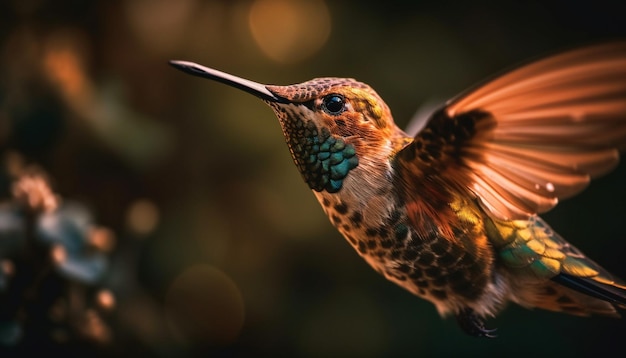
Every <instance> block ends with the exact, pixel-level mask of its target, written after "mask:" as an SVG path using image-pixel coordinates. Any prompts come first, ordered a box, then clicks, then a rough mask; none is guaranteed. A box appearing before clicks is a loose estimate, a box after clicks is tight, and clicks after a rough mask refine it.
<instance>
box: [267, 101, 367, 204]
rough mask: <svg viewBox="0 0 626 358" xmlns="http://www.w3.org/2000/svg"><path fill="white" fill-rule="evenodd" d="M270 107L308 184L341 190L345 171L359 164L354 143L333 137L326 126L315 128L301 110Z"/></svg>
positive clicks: (345, 175) (322, 189)
mask: <svg viewBox="0 0 626 358" xmlns="http://www.w3.org/2000/svg"><path fill="white" fill-rule="evenodd" d="M292 106H293V105H292ZM272 108H273V109H274V111H275V112H276V115H277V116H278V117H279V119H280V122H281V126H282V128H283V134H284V135H285V140H286V141H287V145H288V146H289V151H290V152H291V156H292V158H293V161H294V162H295V164H296V167H298V170H299V171H300V174H301V175H302V178H303V179H304V181H305V182H306V183H307V184H308V185H309V187H310V188H311V189H313V190H315V191H318V192H321V191H324V190H325V191H327V192H329V193H336V192H338V191H339V190H341V188H342V186H343V181H344V179H345V178H346V177H347V176H348V172H349V171H350V170H352V169H354V168H356V167H357V166H358V164H359V159H358V157H357V155H356V150H355V148H354V146H353V145H352V144H349V143H346V142H345V141H344V140H343V139H342V138H341V137H337V136H333V135H332V134H331V133H330V131H329V130H328V128H326V127H321V128H318V127H317V125H316V124H315V122H314V121H313V120H308V121H306V122H305V120H303V118H306V115H305V114H303V113H293V112H292V111H290V110H289V109H286V108H285V107H283V106H280V105H273V106H272ZM290 109H291V108H290Z"/></svg>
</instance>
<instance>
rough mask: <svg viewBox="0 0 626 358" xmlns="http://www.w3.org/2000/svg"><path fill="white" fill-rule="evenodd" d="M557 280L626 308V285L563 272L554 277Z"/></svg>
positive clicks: (578, 290) (564, 284)
mask: <svg viewBox="0 0 626 358" xmlns="http://www.w3.org/2000/svg"><path fill="white" fill-rule="evenodd" d="M552 281H554V282H557V283H559V284H561V285H563V286H565V287H568V288H570V289H572V290H574V291H577V292H581V293H584V294H585V295H588V296H591V297H595V298H598V299H600V300H603V301H606V302H608V303H610V304H612V305H613V306H615V307H619V308H620V309H626V286H624V285H622V284H619V283H616V282H611V283H604V282H598V281H597V280H596V279H595V278H589V277H578V276H573V275H568V274H564V273H561V274H559V275H557V276H555V277H553V278H552Z"/></svg>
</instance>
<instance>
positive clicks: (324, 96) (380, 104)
mask: <svg viewBox="0 0 626 358" xmlns="http://www.w3.org/2000/svg"><path fill="white" fill-rule="evenodd" d="M170 63H171V64H172V65H173V66H174V67H176V68H178V69H180V70H183V71H185V72H187V73H190V74H193V75H196V76H200V77H205V78H210V79H213V80H216V81H219V82H222V83H225V84H228V85H230V86H233V87H236V88H239V89H242V90H244V91H246V92H248V93H251V94H253V95H255V96H257V97H259V98H261V99H262V100H263V101H264V102H265V103H267V104H268V105H269V106H270V107H271V108H272V109H273V111H274V113H275V114H276V116H277V117H278V119H279V121H280V124H281V127H282V130H283V134H284V136H285V140H286V142H287V145H288V147H289V150H290V152H291V155H292V158H293V160H294V162H295V164H296V166H297V167H298V170H299V171H300V173H301V174H302V177H303V178H304V180H305V181H306V182H307V184H308V185H309V187H310V188H311V189H313V190H315V191H317V192H324V191H325V192H328V193H336V192H338V191H340V190H341V189H342V188H343V187H344V185H345V183H346V180H349V178H350V177H352V174H354V172H353V170H356V171H357V172H358V171H363V173H365V176H367V175H368V174H367V173H369V176H372V175H373V174H372V173H382V172H386V171H388V170H389V168H388V167H384V166H385V165H386V164H385V163H388V162H389V158H390V157H391V155H392V154H393V153H395V152H396V151H397V150H398V149H399V148H398V143H405V142H406V141H405V140H404V138H406V135H405V134H404V133H403V132H402V131H401V130H400V129H399V128H398V127H397V126H396V125H395V124H394V122H393V118H392V116H391V112H390V110H389V107H387V105H386V104H385V102H384V101H383V100H382V99H381V98H380V96H378V94H377V93H376V92H375V91H374V90H373V89H372V88H371V87H370V86H368V85H366V84H364V83H361V82H358V81H356V80H354V79H347V78H330V77H329V78H316V79H313V80H310V81H307V82H304V83H300V84H294V85H288V86H275V85H263V84H260V83H256V82H253V81H249V80H246V79H243V78H239V77H236V76H233V75H230V74H227V73H224V72H221V71H217V70H214V69H210V68H206V67H203V66H200V65H197V64H194V63H190V62H182V61H172V62H170ZM384 159H387V160H384ZM374 176H375V175H374ZM373 180H376V178H374V179H373ZM353 186H354V187H355V190H357V189H356V186H357V185H356V184H355V185H353Z"/></svg>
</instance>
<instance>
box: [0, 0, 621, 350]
mask: <svg viewBox="0 0 626 358" xmlns="http://www.w3.org/2000/svg"><path fill="white" fill-rule="evenodd" d="M625 36H626V11H625V5H624V4H623V2H621V1H576V2H575V1H529V2H521V1H520V2H518V1H482V0H478V1H472V2H463V3H457V2H451V1H445V0H444V1H414V2H393V1H354V2H348V1H346V2H343V1H341V2H340V1H322V0H311V1H296V0H293V1H288V0H255V1H252V0H251V1H201V0H129V1H122V0H116V1H78V0H58V1H44V0H3V1H2V2H0V149H1V150H2V153H1V154H2V155H3V156H4V157H5V159H6V158H13V159H7V160H6V162H11V160H14V159H15V158H16V157H18V158H23V160H24V161H25V162H27V163H35V164H38V165H39V166H40V167H42V168H43V169H44V170H45V171H46V172H47V173H48V175H49V177H50V178H51V182H52V187H53V189H54V191H55V192H56V193H58V194H59V195H60V196H61V197H62V198H64V199H65V198H67V199H68V200H70V199H71V200H74V201H78V202H80V203H81V204H82V205H84V206H85V207H87V208H88V210H89V211H90V212H91V213H92V214H93V216H94V217H95V220H96V221H97V222H98V223H99V224H100V225H104V226H105V227H107V228H108V229H110V230H111V231H112V232H113V233H114V236H115V248H114V249H113V251H112V252H110V254H109V258H110V265H109V268H108V272H107V274H106V275H105V278H104V280H103V281H102V282H100V283H99V284H100V285H103V286H105V287H107V288H108V289H109V290H110V291H111V292H112V293H113V295H114V297H115V307H114V309H113V310H112V312H111V313H109V314H108V315H107V316H106V320H107V322H108V325H109V327H110V331H111V339H110V340H109V342H108V343H107V344H97V343H93V344H91V343H89V342H85V341H81V343H80V344H78V343H75V342H74V341H72V340H68V341H63V342H57V341H55V340H54V339H52V338H51V342H52V343H50V344H49V346H46V347H49V349H50V350H59V351H61V352H68V353H76V352H89V353H92V352H93V353H96V354H101V355H112V354H121V355H131V354H133V355H146V356H162V357H170V356H177V357H178V356H180V357H185V356H199V355H202V356H227V357H240V356H261V355H272V356H304V357H319V356H346V357H349V356H355V357H381V356H457V355H458V356H478V355H493V354H498V355H505V354H506V355H508V356H512V357H515V356H529V355H532V356H552V357H554V356H556V357H560V356H568V357H574V356H581V357H583V356H591V355H594V356H595V355H598V354H600V353H609V352H612V353H614V354H615V355H623V351H622V346H623V339H624V337H625V336H626V321H624V320H613V319H608V318H602V317H594V318H576V317H570V316H566V315H561V314H556V313H550V312H543V311H532V312H531V311H528V310H525V309H522V308H520V307H517V306H510V307H509V308H507V309H506V310H505V311H504V312H503V313H502V314H501V315H500V316H499V317H498V318H497V319H495V320H492V321H490V322H489V325H490V326H496V327H498V328H499V338H498V339H496V340H485V339H475V338H471V337H467V336H465V335H464V334H463V333H462V332H461V331H460V329H459V328H457V326H456V323H455V322H454V320H453V319H447V320H442V319H440V318H439V317H438V315H437V313H436V311H435V309H434V307H433V306H432V305H431V304H430V303H428V302H425V301H422V300H420V299H417V298H415V297H413V296H411V295H410V294H409V293H407V292H405V291H403V290H402V289H400V288H398V287H396V286H394V285H393V284H391V283H389V282H387V281H386V280H384V279H383V278H381V277H380V276H379V275H378V274H376V273H375V272H374V271H373V270H371V269H370V268H369V267H368V266H367V265H366V264H365V263H364V262H363V261H362V260H361V259H360V258H359V257H358V256H357V255H356V253H355V252H353V250H352V248H350V246H349V245H347V244H346V243H345V242H344V240H343V238H342V237H341V236H340V235H339V234H338V233H337V232H336V231H335V230H334V229H333V228H332V226H331V225H330V223H329V222H328V220H327V219H326V217H325V216H324V214H323V212H322V210H321V208H320V207H319V205H318V204H317V202H316V200H315V199H314V197H313V195H311V193H310V190H309V189H308V188H307V186H306V185H305V184H304V183H303V182H302V180H301V178H300V175H299V173H298V172H297V170H296V169H295V168H294V167H293V163H292V160H291V158H290V155H289V152H288V151H287V150H286V146H285V144H284V140H283V137H282V134H281V131H280V127H279V125H278V123H277V121H276V119H275V118H274V116H273V114H272V112H271V111H270V110H269V109H268V108H267V107H266V106H265V105H264V104H263V103H261V102H260V101H259V100H258V99H256V98H254V97H252V96H250V95H247V94H244V93H241V92H239V91H237V90H234V89H231V88H228V87H226V86H223V85H220V84H217V83H213V82H210V81H204V80H201V79H198V78H192V77H191V76H187V75H184V74H182V73H180V72H179V71H176V70H174V69H172V68H170V67H169V66H168V65H167V61H168V60H170V59H181V60H190V61H194V62H198V63H201V64H205V65H207V66H210V67H215V68H218V69H221V70H224V71H227V72H231V73H234V74H237V75H240V76H242V77H246V78H250V79H253V80H255V81H259V82H263V83H276V84H289V83H297V82H302V81H305V80H308V79H310V78H313V77H322V76H340V77H354V78H357V79H359V80H361V81H363V82H366V83H368V84H370V85H372V87H374V88H375V89H376V90H377V91H378V93H379V94H380V95H381V96H382V97H383V98H385V100H386V101H387V103H388V104H389V106H390V107H391V108H392V110H393V112H394V115H395V118H396V122H398V123H399V124H400V125H401V126H402V125H404V124H406V123H407V121H408V120H409V118H411V116H412V115H413V114H414V113H415V111H416V110H417V109H418V108H419V107H420V105H422V104H424V103H428V102H431V101H438V100H443V99H446V98H448V97H451V96H453V95H455V94H456V93H458V92H460V91H462V90H464V89H465V88H467V87H468V86H471V85H472V84H474V83H476V82H478V81H480V80H482V79H484V78H485V77H488V76H491V75H494V74H496V73H498V72H500V71H502V70H504V69H506V68H509V67H511V66H513V65H515V64H518V63H520V62H522V61H525V60H528V59H532V58H535V57H537V56H541V55H545V54H549V53H552V52H555V51H558V50H562V49H567V48H570V47H573V46H578V45H584V44H588V43H593V42H597V41H605V40H611V39H624V38H625ZM5 165H7V166H8V165H10V163H8V164H5ZM625 183H626V165H622V166H621V167H619V168H618V169H617V170H616V171H615V172H613V173H612V174H611V175H609V176H607V177H605V178H601V179H599V180H597V181H595V182H594V183H593V184H592V185H591V187H590V188H589V189H588V190H586V191H585V192H583V193H582V194H581V195H579V196H577V197H576V198H574V199H571V200H567V201H565V202H563V203H561V204H560V205H559V206H558V207H557V208H556V209H555V210H553V211H552V212H550V213H548V214H546V215H544V218H546V219H547V220H548V222H549V223H550V224H551V225H552V226H553V228H554V229H555V230H556V231H558V232H560V233H561V234H562V235H563V236H564V237H565V238H567V239H568V240H569V241H571V242H572V243H574V244H575V245H576V246H578V247H579V248H580V249H582V250H583V251H585V252H586V253H587V254H588V255H589V256H591V257H593V258H594V259H595V260H596V261H598V262H600V263H602V264H603V265H604V266H605V267H606V268H607V269H609V271H612V272H614V273H616V274H617V275H618V276H621V277H626V264H624V262H625V261H624V257H625V255H626V234H625V233H624V221H625V220H626V188H625V186H624V184H625ZM0 184H1V185H2V187H1V188H0V190H1V194H2V197H1V199H2V200H9V198H10V179H8V174H4V176H3V178H2V180H1V181H0ZM53 338H54V337H53ZM619 352H622V353H619Z"/></svg>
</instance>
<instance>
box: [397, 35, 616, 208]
mask: <svg viewBox="0 0 626 358" xmlns="http://www.w3.org/2000/svg"><path fill="white" fill-rule="evenodd" d="M625 148H626V43H610V44H603V45H596V46H591V47H585V48H582V49H578V50H573V51H570V52H565V53H562V54H559V55H555V56H552V57H548V58H546V59H543V60H539V61H537V62H534V63H531V64H529V65H526V66H523V67H520V68H518V69H516V70H513V71H511V72H508V73H506V74H505V75H503V76H500V77H498V78H496V79H494V80H492V81H489V82H487V83H486V84H484V85H482V86H479V87H478V88H476V89H474V90H472V91H469V92H468V93H465V94H463V95H461V96H459V97H457V98H455V99H453V100H451V101H449V102H448V103H447V105H446V106H444V107H443V108H442V109H441V110H440V111H438V112H436V113H435V114H434V115H433V116H431V118H430V120H429V121H428V123H427V124H426V126H425V127H424V128H423V129H422V130H421V131H420V132H419V133H418V134H417V135H416V136H415V140H414V141H413V142H412V143H411V144H410V145H409V146H407V147H405V148H404V149H403V150H402V151H401V152H400V153H399V154H400V157H404V158H405V159H415V163H414V164H413V165H414V167H413V168H412V171H413V172H414V173H421V174H422V175H427V174H428V173H433V174H435V173H436V175H437V176H438V179H437V180H439V181H442V182H443V183H444V184H445V185H447V186H452V187H455V188H457V189H459V188H460V189H461V190H462V189H465V190H467V191H469V192H470V193H472V194H473V195H475V196H476V197H477V198H478V199H479V200H480V202H481V204H482V206H483V207H484V208H485V209H486V210H487V211H488V212H489V213H490V214H492V215H493V216H494V217H496V218H499V219H503V220H510V219H527V218H528V217H530V216H532V215H533V214H536V213H542V212H545V211H547V210H549V209H551V208H552V207H554V206H555V205H556V204H557V203H558V200H559V199H562V198H567V197H570V196H573V195H575V194H577V193H578V192H580V191H581V190H583V189H584V188H585V187H586V186H587V184H588V183H589V181H590V179H591V178H594V177H597V176H600V175H602V174H605V173H607V172H608V171H610V170H611V169H613V168H614V167H615V166H616V165H617V163H618V160H619V154H618V150H619V149H625Z"/></svg>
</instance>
